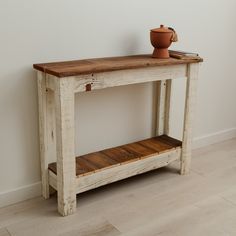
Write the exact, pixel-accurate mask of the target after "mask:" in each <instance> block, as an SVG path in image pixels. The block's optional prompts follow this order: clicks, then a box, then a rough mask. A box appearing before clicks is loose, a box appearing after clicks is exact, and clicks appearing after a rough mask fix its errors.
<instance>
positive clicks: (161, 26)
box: [151, 25, 173, 33]
mask: <svg viewBox="0 0 236 236" xmlns="http://www.w3.org/2000/svg"><path fill="white" fill-rule="evenodd" d="M151 31H152V32H158V33H173V30H171V29H169V28H168V27H165V26H164V25H160V28H155V29H151Z"/></svg>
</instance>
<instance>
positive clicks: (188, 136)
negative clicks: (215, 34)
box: [181, 63, 198, 175]
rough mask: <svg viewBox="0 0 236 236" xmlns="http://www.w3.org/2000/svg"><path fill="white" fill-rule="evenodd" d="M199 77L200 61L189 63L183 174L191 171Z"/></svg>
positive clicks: (182, 158) (182, 163) (182, 162)
mask: <svg viewBox="0 0 236 236" xmlns="http://www.w3.org/2000/svg"><path fill="white" fill-rule="evenodd" d="M197 79H198V63H194V64H189V65H188V71H187V86H186V100H185V114H184V128H183V143H182V154H181V174H182V175H184V174H188V173H189V171H190V165H191V152H192V138H193V137H192V130H193V118H194V110H195V103H196V92H197Z"/></svg>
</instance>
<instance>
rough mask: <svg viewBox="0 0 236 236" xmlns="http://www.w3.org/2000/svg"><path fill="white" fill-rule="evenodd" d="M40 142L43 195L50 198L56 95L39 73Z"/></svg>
mask: <svg viewBox="0 0 236 236" xmlns="http://www.w3.org/2000/svg"><path fill="white" fill-rule="evenodd" d="M37 76H38V98H39V99H38V101H39V141H40V162H41V179H42V195H43V197H44V198H46V199H47V198H49V195H50V192H49V181H48V164H49V163H50V162H53V161H55V159H56V140H55V116H54V93H53V91H51V90H48V89H46V75H45V74H44V73H43V72H38V73H37Z"/></svg>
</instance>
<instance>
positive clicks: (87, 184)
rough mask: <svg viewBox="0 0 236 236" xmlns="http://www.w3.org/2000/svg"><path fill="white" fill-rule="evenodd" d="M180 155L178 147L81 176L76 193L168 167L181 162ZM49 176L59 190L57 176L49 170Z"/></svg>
mask: <svg viewBox="0 0 236 236" xmlns="http://www.w3.org/2000/svg"><path fill="white" fill-rule="evenodd" d="M180 155H181V147H176V148H173V149H171V150H170V151H168V152H163V153H160V154H157V153H156V154H154V155H150V156H149V157H147V158H142V159H139V160H138V161H132V162H128V163H126V164H120V165H115V166H112V168H105V169H102V170H101V171H97V172H96V171H95V172H93V173H92V174H88V175H79V176H77V178H76V193H77V194H78V193H82V192H85V191H88V190H91V189H94V188H97V187H100V186H103V185H106V184H110V183H113V182H116V181H119V180H122V179H125V178H129V177H131V176H135V175H138V174H142V173H145V172H147V171H151V170H155V169H157V168H160V167H164V166H167V165H168V164H170V163H172V162H174V161H176V160H180ZM49 176H50V178H49V183H50V185H51V186H52V187H53V188H55V189H57V175H55V174H54V173H53V172H52V171H51V170H49Z"/></svg>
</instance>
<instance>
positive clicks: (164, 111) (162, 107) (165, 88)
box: [156, 79, 171, 136]
mask: <svg viewBox="0 0 236 236" xmlns="http://www.w3.org/2000/svg"><path fill="white" fill-rule="evenodd" d="M170 96H171V80H170V79H169V80H161V81H158V82H157V100H158V102H157V125H156V135H157V136H159V135H162V134H167V135H168V134H169V114H170Z"/></svg>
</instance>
